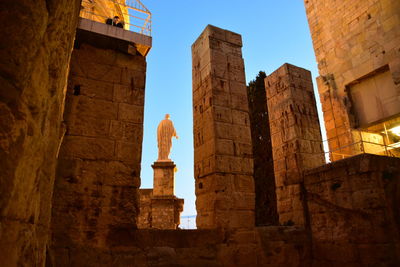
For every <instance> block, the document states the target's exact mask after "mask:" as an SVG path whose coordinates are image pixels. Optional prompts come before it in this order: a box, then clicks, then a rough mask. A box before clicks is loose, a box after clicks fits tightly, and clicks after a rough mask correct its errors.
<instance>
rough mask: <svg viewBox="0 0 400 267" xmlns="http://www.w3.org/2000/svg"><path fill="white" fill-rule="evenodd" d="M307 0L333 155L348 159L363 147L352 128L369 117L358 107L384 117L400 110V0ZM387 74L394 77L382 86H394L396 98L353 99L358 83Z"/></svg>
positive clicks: (319, 81)
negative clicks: (399, 98)
mask: <svg viewBox="0 0 400 267" xmlns="http://www.w3.org/2000/svg"><path fill="white" fill-rule="evenodd" d="M304 2H305V7H306V12H307V17H308V23H309V27H310V31H311V36H312V40H313V45H314V50H315V55H316V59H317V62H318V69H319V74H320V77H318V78H317V82H318V90H319V94H320V99H321V103H322V109H323V112H324V120H325V126H326V130H327V136H328V139H331V140H330V142H329V147H330V149H331V151H335V154H333V155H332V157H331V159H332V160H337V159H342V158H343V157H347V156H351V155H354V154H356V153H358V151H359V150H360V148H359V147H358V146H355V145H351V146H348V145H350V144H352V143H353V142H354V141H355V140H354V139H353V135H352V133H351V129H353V128H355V127H358V126H362V124H360V122H362V119H363V116H362V114H359V112H356V110H357V109H358V108H361V109H364V110H365V111H367V112H369V113H371V112H372V114H373V113H382V114H381V115H382V116H384V117H385V114H386V116H390V115H393V114H392V113H393V112H395V113H398V112H400V104H399V102H398V101H399V100H398V97H399V96H400V2H399V1H397V0H381V1H365V0H354V1H336V2H334V3H333V2H332V1H330V0H322V1H321V0H305V1H304ZM382 73H386V74H385V75H387V76H385V77H387V78H388V79H387V80H385V82H382V81H381V82H378V84H379V86H380V87H381V88H380V89H379V88H378V89H377V90H378V92H383V89H384V88H382V87H385V88H389V87H391V88H392V87H393V88H392V89H390V90H395V92H393V94H394V95H393V96H392V97H391V98H390V99H387V100H382V99H379V98H380V97H375V98H373V97H372V98H371V99H370V100H369V101H371V103H363V102H362V101H361V100H360V99H361V98H354V95H353V99H352V97H351V90H352V86H353V85H357V84H358V86H362V83H363V82H364V81H365V82H366V83H368V80H369V79H374V78H375V77H376V78H378V77H377V76H379V75H381V74H382ZM364 89H365V88H364ZM396 91H397V97H396ZM363 95H364V96H365V94H363ZM378 95H379V93H378V94H376V96H378ZM386 97H387V96H386ZM396 99H397V100H396ZM378 100H379V101H378ZM382 101H383V102H382ZM385 101H389V102H387V103H386V102H385ZM396 101H397V102H396ZM362 105H364V107H362ZM360 106H361V107H360ZM370 107H374V108H372V109H371V108H370ZM396 110H397V111H396ZM377 119H379V117H377ZM346 146H347V147H346ZM341 148H342V149H341Z"/></svg>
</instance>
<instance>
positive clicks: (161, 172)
mask: <svg viewBox="0 0 400 267" xmlns="http://www.w3.org/2000/svg"><path fill="white" fill-rule="evenodd" d="M151 167H153V170H154V180H153V196H154V197H156V196H173V195H174V193H175V192H174V182H175V172H174V170H175V167H176V165H175V163H174V162H173V161H156V162H154V164H153V165H151Z"/></svg>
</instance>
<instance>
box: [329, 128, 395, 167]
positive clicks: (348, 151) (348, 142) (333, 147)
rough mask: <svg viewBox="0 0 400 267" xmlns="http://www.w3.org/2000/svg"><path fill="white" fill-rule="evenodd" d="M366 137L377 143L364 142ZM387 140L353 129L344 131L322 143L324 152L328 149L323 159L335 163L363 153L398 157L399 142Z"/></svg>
mask: <svg viewBox="0 0 400 267" xmlns="http://www.w3.org/2000/svg"><path fill="white" fill-rule="evenodd" d="M371 136H372V138H371ZM368 137H369V138H370V139H376V140H378V141H379V142H378V141H376V142H374V141H371V140H366V139H368ZM387 140H388V138H385V136H384V135H381V134H378V133H373V132H367V131H360V130H354V129H353V130H350V131H346V132H344V133H342V134H340V135H337V136H335V137H332V138H330V139H327V140H324V141H323V146H324V148H325V150H327V148H328V147H329V151H328V152H325V158H326V159H327V160H328V161H335V160H340V159H344V158H347V157H351V156H355V155H359V154H364V153H368V154H375V155H383V156H389V157H400V142H396V143H388V141H387Z"/></svg>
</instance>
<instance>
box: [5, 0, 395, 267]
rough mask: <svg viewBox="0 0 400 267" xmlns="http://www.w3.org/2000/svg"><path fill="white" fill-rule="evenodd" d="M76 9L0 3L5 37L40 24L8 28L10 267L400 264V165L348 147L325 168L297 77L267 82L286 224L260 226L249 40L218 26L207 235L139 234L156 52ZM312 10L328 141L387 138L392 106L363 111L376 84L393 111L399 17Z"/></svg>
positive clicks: (203, 55) (204, 119) (204, 120)
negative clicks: (381, 131)
mask: <svg viewBox="0 0 400 267" xmlns="http://www.w3.org/2000/svg"><path fill="white" fill-rule="evenodd" d="M80 2H81V1H78V0H77V1H70V0H68V1H67V0H60V1H51V0H48V1H35V3H33V2H31V1H25V0H18V1H15V0H12V1H11V0H3V1H1V3H0V12H1V14H2V16H0V25H7V22H8V21H12V20H18V21H19V22H20V23H21V24H23V25H30V28H27V27H19V26H18V25H17V26H18V27H17V26H14V25H10V27H1V28H0V34H1V36H8V37H9V38H2V40H1V46H0V49H1V50H0V59H1V60H0V79H1V81H2V83H1V90H0V96H1V98H0V116H1V120H0V130H1V131H0V156H1V159H2V160H1V161H0V169H1V171H0V259H1V262H2V264H3V265H4V266H397V265H399V262H400V235H399V232H400V210H399V206H398V203H399V202H400V159H398V158H395V157H388V156H382V155H371V154H367V153H364V154H361V155H357V156H352V157H347V158H345V156H343V154H344V152H345V151H344V150H343V149H347V148H344V147H342V145H341V147H339V149H340V150H342V151H340V150H339V152H340V153H341V155H340V158H332V159H335V160H336V159H337V160H336V161H334V162H332V163H330V164H324V162H323V156H322V153H321V146H320V143H321V135H320V131H319V125H318V123H317V119H316V112H315V101H314V97H313V95H312V93H311V92H312V89H311V78H310V75H309V72H308V71H306V70H304V69H301V68H298V67H295V66H293V65H290V64H285V65H283V66H282V67H281V68H279V69H278V70H277V71H275V72H273V73H272V74H270V75H268V76H267V77H266V79H265V87H266V92H267V95H266V99H265V102H266V104H267V105H268V111H269V121H270V128H271V140H272V150H273V160H274V165H275V166H274V174H275V184H276V187H277V189H276V191H277V194H276V195H277V203H278V204H277V205H278V207H277V210H278V215H279V220H280V224H279V225H272V226H256V225H255V212H254V211H255V198H256V193H257V192H256V190H255V189H254V177H253V168H252V167H251V164H252V162H253V155H252V140H251V131H250V120H249V115H248V112H249V110H248V99H247V92H246V85H245V76H244V61H243V58H242V53H241V47H242V39H241V36H240V35H239V34H237V33H233V32H230V31H227V30H223V29H220V28H217V27H214V26H211V25H209V26H207V27H206V28H205V30H204V31H203V33H202V34H201V35H200V37H199V38H198V39H197V40H196V42H195V43H194V44H193V46H192V56H193V110H194V112H193V113H194V129H193V132H194V140H195V143H194V146H195V148H194V151H195V162H194V164H195V181H196V196H197V200H196V202H197V203H196V205H197V209H198V226H199V229H197V230H190V231H183V230H158V229H137V226H138V225H137V221H138V216H139V212H140V211H139V209H140V207H139V205H140V204H139V203H140V202H139V189H138V188H139V185H140V177H139V173H140V162H141V146H142V135H143V130H142V129H143V103H144V101H143V98H144V93H145V90H144V87H145V77H146V55H147V53H148V52H149V50H150V48H151V37H149V36H148V35H146V34H144V32H143V33H134V32H131V31H129V29H128V28H123V29H122V28H117V27H113V26H111V25H106V24H104V23H103V22H101V21H96V20H94V19H93V20H92V19H88V18H79V13H80V4H81V3H80ZM89 2H90V1H89ZM113 2H114V1H113ZM114 3H115V2H114ZM305 5H306V9H307V13H308V17H309V21H310V28H311V31H312V35H313V39H314V47H315V48H316V54H317V59H318V61H319V66H320V71H321V76H320V78H319V79H318V81H319V91H320V92H321V98H323V99H322V101H323V108H324V112H325V113H324V116H325V120H326V122H327V123H326V124H328V122H330V123H331V124H329V125H328V126H327V129H328V131H330V132H329V133H328V136H334V137H336V136H339V134H341V132H340V131H344V133H347V132H346V131H347V129H350V130H351V135H350V134H347V135H345V136H347V137H345V138H343V141H344V143H345V144H353V143H354V140H357V139H355V137H354V134H353V133H354V131H355V130H354V129H355V128H356V127H359V129H361V130H362V131H361V132H362V134H364V133H366V132H367V130H368V131H370V130H371V129H370V127H371V126H373V127H375V126H376V125H380V124H379V123H381V122H384V125H383V126H384V128H385V127H386V130H387V131H390V130H391V131H392V132H393V127H392V126H391V123H392V122H395V121H396V120H397V117H396V115H395V114H392V113H393V112H396V107H397V106H396V105H394V109H389V110H387V111H383V110H378V111H379V112H378V111H374V112H375V113H373V114H372V115H371V113H369V111H366V110H364V109H362V108H361V107H362V105H360V103H364V102H363V101H364V98H363V96H364V95H362V96H361V100H360V99H359V101H354V99H356V100H357V97H358V96H359V95H357V92H359V91H360V90H366V91H367V92H372V91H373V90H374V88H371V87H370V86H369V85H370V84H371V79H373V80H378V81H383V82H382V83H381V84H386V85H387V84H388V85H387V87H386V86H384V87H382V88H384V89H383V90H382V91H383V92H385V96H388V98H385V99H383V98H379V97H380V96H379V97H378V99H377V100H376V101H378V100H379V101H380V102H379V101H378V102H379V103H392V102H390V101H396V98H395V97H393V94H392V93H393V92H394V91H393V88H395V89H396V90H398V88H397V87H398V79H397V78H398V77H397V75H398V68H397V67H398V64H397V63H398V62H397V60H398V58H399V57H398V48H399V43H400V42H399V39H398V36H399V30H398V27H399V23H398V19H399V14H400V10H399V5H400V3H399V2H398V1H396V0H380V1H377V0H376V1H361V0H360V1H341V2H340V1H336V2H332V1H316V0H315V1H314V0H306V1H305ZM3 10H5V12H3ZM121 10H122V9H121ZM107 16H108V15H107ZM364 19H365V20H364ZM54 21H57V23H56V24H55V23H54ZM124 21H128V20H124ZM129 23H132V22H131V21H129ZM146 23H147V22H146ZM340 26H343V27H340ZM340 31H343V32H340ZM345 33H354V34H355V35H357V37H355V36H353V35H347V34H345ZM369 35H372V36H373V42H375V44H376V45H375V46H374V45H373V42H372V39H371V38H369V37H368V36H369ZM339 37H340V38H339ZM367 37H368V38H367ZM74 40H75V43H74ZM27 44H29V49H28V46H27ZM382 48H384V50H381V49H382ZM383 51H384V53H383ZM351 53H354V55H353V56H350V54H351ZM371 55H372V56H371ZM21 62H24V63H25V64H21ZM349 64H351V66H350V65H349ZM345 68H349V70H350V72H346V71H345ZM389 74H390V75H389ZM347 75H350V76H347ZM351 75H353V76H351ZM388 77H389V78H390V79H392V83H393V84H394V85H393V84H392V83H390V79H389V78H388ZM354 81H356V83H354ZM393 86H394V87H393ZM345 89H346V90H345ZM396 90H395V92H397V91H396ZM345 93H347V95H346V94H345ZM386 93H387V94H386ZM366 95H367V96H368V95H369V94H366ZM324 97H325V98H324ZM369 100H370V99H369V98H368V99H366V100H365V101H367V102H365V103H370V102H368V101H369ZM384 100H385V101H386V100H388V101H389V102H384ZM378 102H377V103H378ZM64 106H65V111H64ZM389 106H390V105H388V107H389ZM391 107H393V106H391ZM349 110H350V111H349ZM351 110H353V111H351ZM330 112H332V113H330ZM351 112H353V113H351ZM351 115H353V117H354V118H355V119H354V120H353V119H352V116H351ZM375 115H376V116H375ZM330 116H331V117H330ZM379 116H381V117H379ZM382 116H383V117H382ZM387 116H389V117H387ZM376 119H377V121H376ZM352 120H353V121H352ZM352 123H356V124H354V125H359V126H352V125H353V124H352ZM370 123H371V124H370ZM361 127H367V128H368V129H367V130H366V129H364V128H361ZM376 127H378V126H376ZM390 127H392V128H390ZM371 131H372V130H371ZM394 132H395V131H394ZM368 133H369V132H368ZM332 134H333V135H332ZM352 138H353V139H352ZM371 138H372V137H371ZM385 138H389V141H390V142H395V139H394V138H395V137H393V136H389V135H388V136H387V137H386V136H385ZM390 138H391V139H390ZM338 140H342V138H338ZM346 142H347V143H346ZM385 142H386V141H385ZM371 143H372V142H371ZM330 146H331V151H332V152H334V151H338V150H334V141H330ZM357 149H359V148H357ZM357 149H353V148H352V149H347V150H348V151H347V150H346V152H349V153H348V155H354V154H357V153H359V150H360V149H359V150H357ZM394 150H395V149H391V151H394ZM354 151H355V152H357V153H355V152H354ZM350 152H351V153H350ZM353 152H354V153H353ZM363 152H368V151H367V150H366V149H365V148H364V151H363ZM394 152H395V151H394ZM393 154H395V153H393ZM332 155H336V154H333V153H332ZM335 157H336V156H335ZM341 158H345V159H341ZM339 159H341V160H339ZM278 162H279V163H278ZM318 165H320V166H318ZM249 166H250V167H249Z"/></svg>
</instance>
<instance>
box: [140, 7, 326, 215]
mask: <svg viewBox="0 0 400 267" xmlns="http://www.w3.org/2000/svg"><path fill="white" fill-rule="evenodd" d="M142 1H143V4H144V5H145V6H146V7H147V8H148V9H149V10H150V11H151V12H152V25H153V26H152V28H153V31H152V36H153V48H152V50H151V51H150V53H149V55H148V57H147V80H146V99H145V118H144V139H143V154H142V172H141V178H142V188H151V187H153V170H152V168H151V164H152V163H153V162H154V161H155V160H156V159H157V142H156V139H157V135H156V129H157V125H158V123H159V122H160V121H161V120H162V119H163V118H164V115H165V113H169V114H171V119H172V121H173V122H174V124H175V128H176V130H177V132H178V135H179V139H178V140H176V139H174V140H173V147H172V153H171V159H172V160H173V161H174V162H175V163H176V165H177V167H178V172H177V173H176V177H175V194H176V195H177V196H178V197H180V198H184V199H185V206H184V211H183V213H182V215H193V214H196V207H195V193H194V177H193V136H192V135H193V132H192V126H193V122H192V65H191V64H192V63H191V62H192V59H191V45H192V43H193V42H194V41H195V40H196V39H197V37H198V36H199V35H200V33H201V32H202V31H203V29H204V28H205V27H206V26H207V24H212V25H214V26H217V27H220V28H223V29H227V30H230V31H233V32H236V33H239V34H241V35H242V38H243V50H242V51H243V58H244V61H245V69H246V80H247V82H249V81H250V80H253V79H254V78H255V77H256V75H257V74H258V72H259V71H260V70H263V71H265V72H266V73H267V75H268V74H269V73H271V72H273V71H274V70H276V69H277V68H279V67H280V66H281V65H282V64H284V63H286V62H287V63H291V64H294V65H296V66H299V67H303V68H306V69H308V70H310V71H311V72H312V75H313V79H314V81H315V77H317V76H318V72H317V65H316V62H315V56H314V51H313V48H312V43H311V37H310V32H309V29H308V23H307V19H306V14H305V9H304V4H303V1H302V0H280V1H276V0H274V1H272V0H250V1H249V0H248V1H239V0H230V1H228V0H214V1H210V0H201V1H200V0H197V1H195V0H180V1H177V0H169V1H168V0H142ZM314 86H315V83H314ZM314 89H315V90H316V88H314ZM317 102H318V103H319V100H317Z"/></svg>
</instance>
